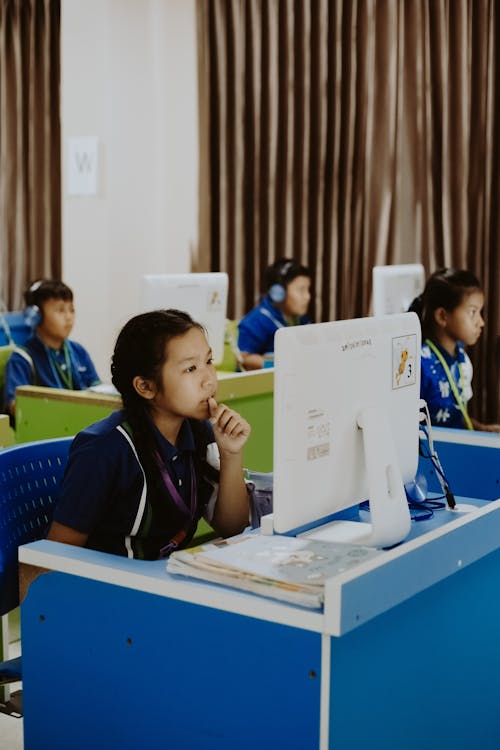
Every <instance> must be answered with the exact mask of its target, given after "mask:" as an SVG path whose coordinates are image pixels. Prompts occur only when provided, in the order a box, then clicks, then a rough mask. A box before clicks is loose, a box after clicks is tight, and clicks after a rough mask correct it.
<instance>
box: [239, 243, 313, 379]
mask: <svg viewBox="0 0 500 750" xmlns="http://www.w3.org/2000/svg"><path fill="white" fill-rule="evenodd" d="M265 282H266V289H267V293H266V294H265V295H264V297H263V298H262V300H261V301H260V302H259V304H258V305H257V306H256V307H254V309H253V310H251V311H250V312H249V313H247V315H245V317H244V318H242V320H241V321H240V323H239V325H238V348H239V350H240V352H241V362H242V367H243V369H245V370H258V369H260V368H262V367H264V366H265V363H267V362H269V361H270V362H271V364H272V363H273V361H274V358H273V355H274V334H275V333H276V331H277V330H278V328H282V327H284V326H295V325H304V324H305V323H310V322H311V321H310V319H309V318H308V317H307V316H306V312H307V308H308V307H309V302H310V301H311V272H310V271H309V269H308V268H307V267H306V266H301V265H299V264H298V263H296V262H295V261H294V260H291V259H290V258H280V259H279V260H276V261H275V262H274V263H273V264H272V265H271V266H269V267H268V268H267V269H266V273H265Z"/></svg>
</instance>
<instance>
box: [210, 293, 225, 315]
mask: <svg viewBox="0 0 500 750" xmlns="http://www.w3.org/2000/svg"><path fill="white" fill-rule="evenodd" d="M223 303H224V300H223V298H222V294H221V293H220V291H219V290H218V289H212V290H210V291H209V292H208V295H207V311H208V312H215V311H216V310H221V309H222V305H223Z"/></svg>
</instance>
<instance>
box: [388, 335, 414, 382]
mask: <svg viewBox="0 0 500 750" xmlns="http://www.w3.org/2000/svg"><path fill="white" fill-rule="evenodd" d="M416 360H417V337H416V335H415V334H414V333H412V334H410V335H409V336H396V338H393V339H392V388H393V389H395V388H404V387H405V386H407V385H414V384H415V383H416V380H417V368H416Z"/></svg>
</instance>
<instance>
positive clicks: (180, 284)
mask: <svg viewBox="0 0 500 750" xmlns="http://www.w3.org/2000/svg"><path fill="white" fill-rule="evenodd" d="M227 289H228V276H227V274H226V273H222V272H216V273H169V274H149V275H146V276H143V277H142V309H143V310H144V311H148V310H161V309H162V310H164V309H168V308H174V309H176V310H182V311H184V312H187V313H189V315H191V317H192V318H193V320H195V321H197V322H198V323H201V324H202V325H203V326H204V327H205V329H206V330H207V333H208V340H209V343H210V346H211V347H212V351H213V355H214V362H215V364H216V365H217V364H219V363H220V362H221V361H222V359H223V355H224V329H225V324H226V310H227Z"/></svg>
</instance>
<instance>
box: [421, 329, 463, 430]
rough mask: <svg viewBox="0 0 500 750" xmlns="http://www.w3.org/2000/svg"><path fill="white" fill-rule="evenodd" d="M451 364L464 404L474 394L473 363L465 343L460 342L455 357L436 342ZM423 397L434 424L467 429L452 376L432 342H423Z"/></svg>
mask: <svg viewBox="0 0 500 750" xmlns="http://www.w3.org/2000/svg"><path fill="white" fill-rule="evenodd" d="M433 344H434V345H435V346H436V348H437V349H438V350H439V351H440V353H441V355H442V357H443V359H444V361H445V362H446V364H447V365H448V367H449V370H450V372H451V375H452V377H453V379H454V381H455V384H456V386H457V390H458V393H459V394H460V396H461V398H462V401H463V403H464V404H465V405H466V404H467V402H468V401H469V400H470V398H471V396H472V387H471V383H472V363H471V361H470V359H469V357H468V355H467V354H466V352H465V349H464V346H463V344H462V343H461V342H458V343H457V348H456V354H455V356H454V357H453V356H452V355H451V354H449V353H448V352H447V351H446V350H445V349H443V348H442V347H441V346H439V344H437V343H436V342H435V341H434V342H433ZM420 363H421V380H420V396H421V398H424V399H425V400H426V401H427V406H428V407H429V413H430V416H431V422H432V424H434V425H436V426H437V427H458V428H465V427H466V425H465V422H464V417H463V414H462V412H461V410H460V408H459V407H458V405H457V402H456V400H455V397H454V395H453V391H452V389H451V386H450V383H449V381H448V377H447V375H446V372H445V371H444V368H443V366H442V364H441V362H440V361H439V359H438V357H437V356H436V354H435V353H434V352H433V351H432V349H431V348H430V346H429V345H428V344H425V343H424V344H422V351H421V359H420Z"/></svg>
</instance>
